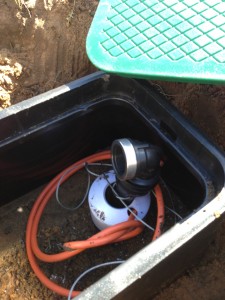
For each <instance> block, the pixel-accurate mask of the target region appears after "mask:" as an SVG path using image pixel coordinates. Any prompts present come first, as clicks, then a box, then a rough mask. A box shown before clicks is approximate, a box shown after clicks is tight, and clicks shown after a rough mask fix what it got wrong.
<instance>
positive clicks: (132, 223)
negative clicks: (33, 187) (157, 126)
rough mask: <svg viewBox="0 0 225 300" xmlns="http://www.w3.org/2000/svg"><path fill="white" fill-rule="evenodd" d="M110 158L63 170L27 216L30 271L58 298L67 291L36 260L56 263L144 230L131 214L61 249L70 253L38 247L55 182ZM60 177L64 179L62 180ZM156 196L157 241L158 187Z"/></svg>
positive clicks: (161, 210)
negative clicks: (41, 224)
mask: <svg viewBox="0 0 225 300" xmlns="http://www.w3.org/2000/svg"><path fill="white" fill-rule="evenodd" d="M110 158H111V154H110V152H109V151H104V152H100V153H97V154H94V155H91V156H88V157H86V158H84V159H81V160H80V161H78V162H76V163H74V164H73V165H71V166H70V167H68V168H66V169H65V170H64V171H62V172H61V173H59V174H58V175H57V176H56V177H55V178H53V179H52V181H50V183H49V184H48V185H47V186H46V187H45V188H44V190H43V191H42V192H41V194H40V195H39V197H38V198H37V200H36V202H35V203H34V206H33V207H32V210H31V212H30V215H29V218H28V223H27V229H26V249H27V256H28V259H29V262H30V265H31V268H32V269H33V271H34V273H35V274H36V276H37V277H38V279H39V280H40V281H41V282H42V283H43V284H44V285H45V286H46V287H48V288H49V289H50V290H52V291H53V292H55V293H57V294H59V295H62V296H68V294H69V292H70V291H69V290H68V289H66V288H63V287H61V286H59V285H57V284H56V283H54V282H53V281H51V280H50V279H49V278H48V277H47V276H46V275H45V274H44V273H43V271H42V270H41V269H40V267H39V265H38V262H37V259H40V260H42V261H44V262H59V261H62V260H65V259H68V258H71V257H73V256H75V255H77V254H78V253H80V252H82V251H84V250H86V249H88V248H93V247H99V246H102V245H106V244H109V243H113V242H119V241H123V240H126V239H130V238H132V237H135V236H136V235H138V234H139V233H141V232H142V230H143V224H142V223H141V222H140V221H137V220H134V216H133V215H132V214H131V215H130V216H129V218H128V221H126V222H122V223H120V224H117V225H114V226H111V227H108V228H106V229H104V230H102V231H100V232H98V233H97V234H95V235H93V236H92V237H90V238H89V239H87V240H86V241H75V242H68V243H65V244H64V248H65V249H66V250H70V251H64V252H61V253H57V254H46V253H43V252H42V251H41V250H40V248H39V246H38V241H37V232H38V225H39V221H40V218H41V216H42V213H43V211H44V209H45V206H46V205H47V203H48V201H49V200H50V198H51V196H52V195H53V193H54V192H55V190H56V187H57V183H58V181H59V180H60V179H61V184H62V183H63V182H65V181H66V180H67V179H68V178H69V177H70V176H71V175H73V174H74V173H76V172H77V171H79V170H80V169H82V168H83V167H84V164H85V163H94V162H97V161H100V160H101V161H102V160H108V159H110ZM62 175H64V176H63V177H62ZM155 194H156V200H157V209H158V212H157V224H156V229H155V232H154V235H153V240H154V239H156V238H157V237H159V235H160V234H161V228H162V225H163V222H164V202H163V196H162V192H161V189H160V187H159V185H157V186H156V187H155ZM71 250H72V251H71ZM79 293H80V291H73V293H72V296H73V297H75V296H77V295H78V294H79Z"/></svg>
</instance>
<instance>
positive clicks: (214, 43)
mask: <svg viewBox="0 0 225 300" xmlns="http://www.w3.org/2000/svg"><path fill="white" fill-rule="evenodd" d="M112 3H115V2H113V1H112ZM221 12H222V13H221ZM224 12H225V2H224V1H222V0H204V1H196V0H182V1H181V0H142V1H138V0H118V1H117V3H116V4H112V5H111V9H110V13H109V15H108V17H107V19H106V22H105V25H104V28H103V31H102V33H101V39H100V45H101V46H102V47H103V49H104V50H106V51H108V52H109V53H110V55H111V56H114V57H118V56H121V55H125V54H126V55H127V56H128V57H130V58H132V59H133V58H137V57H139V56H141V55H145V56H146V55H147V56H146V57H149V58H151V59H152V60H157V59H160V58H161V57H165V58H167V59H169V60H172V61H177V60H181V59H182V58H185V57H187V56H188V57H189V59H191V60H193V61H194V62H201V61H204V60H207V59H213V60H214V61H216V62H220V63H221V62H224V56H225V54H224V51H225V50H224V49H225V14H224ZM179 47H180V48H179Z"/></svg>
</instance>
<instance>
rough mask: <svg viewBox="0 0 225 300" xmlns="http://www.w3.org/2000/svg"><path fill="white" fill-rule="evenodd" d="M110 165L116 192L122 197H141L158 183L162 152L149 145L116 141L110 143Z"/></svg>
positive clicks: (124, 140)
mask: <svg viewBox="0 0 225 300" xmlns="http://www.w3.org/2000/svg"><path fill="white" fill-rule="evenodd" d="M111 152H112V165H113V168H114V171H115V174H116V177H117V190H118V192H120V194H122V195H123V196H125V195H126V196H134V197H135V196H141V195H144V194H146V193H147V192H149V191H150V190H151V189H152V188H153V187H154V186H155V185H156V184H157V182H158V181H159V176H160V163H161V160H162V150H161V149H160V148H159V147H157V146H155V145H151V144H149V143H145V142H140V141H136V140H131V139H127V138H124V139H118V140H115V141H114V142H113V143H112V147H111Z"/></svg>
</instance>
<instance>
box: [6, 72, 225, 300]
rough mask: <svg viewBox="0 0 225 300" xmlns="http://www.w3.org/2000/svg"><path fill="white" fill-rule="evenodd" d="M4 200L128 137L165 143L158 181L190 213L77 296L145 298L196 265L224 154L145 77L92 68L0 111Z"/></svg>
mask: <svg viewBox="0 0 225 300" xmlns="http://www.w3.org/2000/svg"><path fill="white" fill-rule="evenodd" d="M0 122H1V131H0V138H1V142H0V188H1V204H2V205H3V204H4V203H6V202H8V201H11V200H13V199H15V198H17V197H19V196H21V195H23V194H25V193H26V192H28V191H30V190H32V189H33V188H35V187H37V186H39V185H41V184H43V183H44V182H47V181H48V180H49V179H50V178H52V177H53V176H54V175H55V174H57V173H58V172H59V171H61V170H63V169H64V168H65V167H66V166H68V165H70V164H71V163H73V162H75V161H77V160H78V159H79V158H82V157H85V156H87V155H89V154H92V153H94V152H96V151H99V150H103V149H106V148H108V147H109V146H110V145H111V143H112V141H113V140H114V139H116V138H123V137H130V138H134V139H138V140H144V141H149V142H151V143H154V144H157V145H159V146H160V147H162V149H163V151H164V153H165V156H166V164H165V167H164V169H163V173H162V177H163V180H164V181H165V182H166V183H167V184H168V186H170V188H171V189H172V190H173V191H174V193H176V194H177V195H178V196H179V198H180V199H181V202H182V203H183V205H184V206H185V207H186V208H187V209H188V210H189V211H190V212H191V213H190V214H189V215H188V217H187V218H186V219H185V220H182V221H180V222H179V223H177V224H176V225H174V226H173V227H172V228H171V229H169V230H168V231H166V232H165V233H164V234H163V235H162V236H161V237H160V238H159V239H158V240H156V241H154V242H153V243H151V244H149V245H148V246H147V247H145V248H143V249H142V250H141V251H140V252H138V253H137V254H135V255H133V256H132V257H131V258H130V259H129V260H127V262H126V263H124V264H123V265H120V266H119V267H117V268H116V269H114V270H113V271H112V272H110V273H109V274H108V275H106V276H104V277H103V278H102V279H101V280H99V281H98V282H96V283H95V284H94V285H92V286H91V287H89V288H88V289H86V290H85V291H84V292H82V293H81V294H80V296H79V297H78V298H77V299H112V298H115V299H126V297H127V299H150V298H151V296H152V295H153V294H154V293H156V292H157V290H158V289H159V288H160V286H161V285H162V284H163V283H165V282H169V281H171V280H172V279H174V278H175V277H176V276H178V275H179V274H180V273H181V272H183V271H184V270H185V269H186V268H187V267H188V266H190V265H191V264H193V263H194V262H195V261H196V260H197V259H198V258H199V256H200V255H201V254H202V252H203V251H204V250H206V249H207V246H208V244H209V242H210V241H211V240H212V238H213V235H214V232H215V230H216V227H217V225H218V221H217V220H220V219H221V218H220V217H221V215H222V214H223V212H224V210H225V190H224V184H225V157H224V155H223V153H222V152H220V151H219V150H218V149H217V148H216V147H215V146H214V145H213V144H212V143H211V142H210V141H209V140H207V138H206V137H204V136H203V135H202V134H201V133H200V132H199V131H198V130H197V129H196V128H195V127H194V126H193V125H191V124H190V123H189V122H188V121H187V120H186V119H185V118H184V117H183V116H182V115H181V114H180V113H179V112H178V111H177V110H176V109H175V108H174V107H173V106H171V105H170V104H169V103H168V102H167V101H166V99H164V97H163V96H162V95H160V94H159V93H158V92H157V91H155V90H154V89H153V88H152V87H151V86H150V85H149V84H148V83H147V82H145V81H141V80H133V79H126V78H121V77H117V76H111V75H110V76H109V75H106V74H103V73H102V72H97V73H94V74H92V75H89V76H87V77H84V78H82V79H79V80H76V81H74V82H71V83H69V84H67V85H64V86H61V87H59V88H57V89H54V90H52V91H49V92H47V93H44V94H42V95H39V96H36V97H33V98H32V99H29V100H26V101H23V102H22V103H20V104H17V105H14V106H12V107H10V108H8V109H5V110H4V111H2V112H1V113H0Z"/></svg>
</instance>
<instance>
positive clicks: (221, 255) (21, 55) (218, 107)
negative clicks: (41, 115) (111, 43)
mask: <svg viewBox="0 0 225 300" xmlns="http://www.w3.org/2000/svg"><path fill="white" fill-rule="evenodd" d="M97 3H98V1H95V0H86V1H83V0H76V1H74V0H70V1H68V0H44V1H34V0H27V1H22V0H15V1H11V2H10V1H3V2H0V18H1V27H0V37H3V38H1V40H0V108H1V109H4V108H6V107H8V106H10V105H12V104H15V103H17V102H20V101H22V100H24V99H27V98H29V97H32V96H35V95H37V94H40V93H42V92H44V91H47V90H49V89H52V88H54V87H56V86H59V85H61V84H64V83H66V82H69V81H71V80H74V79H76V78H79V77H81V76H83V75H85V74H88V73H91V72H92V71H93V70H94V67H93V66H92V65H91V64H90V62H89V60H88V58H87V56H86V54H85V37H86V34H87V32H88V28H89V26H90V23H91V20H92V17H93V15H94V12H95V9H96V6H97ZM153 83H154V84H157V85H158V87H159V89H160V91H161V92H162V93H164V94H166V95H167V97H168V100H169V101H171V102H172V103H173V104H174V105H175V106H177V107H178V108H179V109H180V110H181V111H182V112H183V113H184V114H185V115H186V116H187V117H188V118H189V119H190V120H192V121H193V122H194V123H195V124H196V125H197V126H198V127H199V128H201V129H202V130H203V131H204V132H205V134H206V135H208V136H209V138H210V139H212V140H213V141H214V142H215V143H216V144H217V145H218V146H219V147H220V148H221V149H223V150H225V97H224V96H225V87H223V86H217V85H216V86H212V85H195V84H185V83H167V82H159V81H157V82H153ZM39 191H40V190H37V191H34V192H32V194H29V195H26V196H24V197H23V198H22V199H19V200H17V201H16V202H14V203H12V204H10V205H9V206H7V207H3V208H1V212H0V214H1V220H2V222H1V225H0V238H1V245H0V298H1V299H60V297H57V296H56V295H53V294H52V293H51V292H50V291H48V290H47V289H45V288H44V287H43V286H42V284H41V283H40V282H39V281H38V280H37V279H36V277H35V275H34V274H33V272H32V271H31V269H30V267H29V263H28V261H27V258H26V253H25V246H24V237H25V227H26V221H27V217H28V215H29V211H30V209H31V206H32V204H33V202H34V201H35V198H36V196H37V194H38V193H39ZM51 209H52V207H51ZM83 209H87V207H85V206H84V208H83ZM46 213H47V216H48V217H49V216H50V214H48V211H47V212H46ZM55 214H58V212H57V210H56V208H54V213H53V215H52V217H50V218H49V219H48V220H49V221H48V222H50V223H51V222H52V220H53V219H55ZM63 214H65V213H63ZM51 218H52V219H51ZM74 218H75V217H74ZM59 219H60V220H61V218H59ZM67 219H68V218H67V217H66V218H65V221H64V222H63V223H62V224H54V227H53V228H52V230H53V231H54V235H55V236H56V237H57V241H58V240H60V239H62V236H61V234H62V233H63V237H65V233H66V232H67V234H68V236H67V237H68V238H70V237H71V236H73V235H74V232H73V230H72V229H71V228H72V225H71V223H68V222H67V221H66V220H67ZM69 219H70V220H72V221H74V222H75V219H73V218H71V217H70V218H69ZM87 219H88V218H87ZM48 222H46V221H44V220H43V228H42V229H41V231H40V242H41V244H42V247H43V248H44V249H45V250H46V249H47V251H49V250H52V251H56V250H57V243H55V242H54V241H53V244H54V245H55V246H54V247H55V248H54V247H53V246H52V247H53V248H52V249H49V244H48V243H47V244H46V241H48V237H49V231H48V225H49V223H48ZM15 224H16V226H15ZM88 226H89V225H88ZM90 227H91V226H90ZM224 232H225V224H224V223H223V224H222V226H221V229H220V231H219V232H218V234H217V236H216V237H215V240H214V242H213V243H212V245H211V246H210V247H209V249H206V255H205V257H204V258H203V259H202V260H201V261H200V262H199V265H198V266H197V267H195V268H192V269H190V270H188V271H187V272H186V273H185V274H184V275H183V276H182V277H180V278H179V279H178V280H177V281H175V282H174V283H172V284H171V285H170V286H169V287H167V288H166V289H164V290H162V292H161V293H160V294H159V295H157V296H156V298H155V300H165V299H174V300H175V299H177V300H178V299H184V300H185V299H200V298H202V299H209V300H217V299H223V298H224V297H225V233H224ZM148 241H149V240H148V239H147V238H146V236H144V237H143V236H142V237H141V246H143V245H144V243H146V242H148ZM132 244H133V243H132ZM51 245H52V244H51ZM128 245H129V244H128ZM124 247H125V248H124V249H122V250H119V251H120V253H121V255H120V258H126V255H125V253H127V252H126V251H127V248H129V249H130V248H131V249H132V250H131V253H130V254H129V255H132V253H134V252H136V251H137V248H135V249H133V248H132V247H128V246H127V245H125V246H124ZM132 251H134V252H132ZM105 255H106V257H107V255H108V253H107V251H106V254H105ZM93 258H95V259H96V260H97V261H98V252H96V253H93V254H92V256H91V259H90V257H89V258H88V256H84V257H82V258H81V260H80V262H79V263H78V268H76V270H77V273H76V274H75V273H74V272H72V271H73V269H74V265H73V264H72V263H71V264H70V263H69V264H68V265H66V267H67V270H70V271H71V273H69V272H65V268H64V272H62V270H63V266H62V265H61V266H60V267H56V266H47V267H46V266H43V267H44V268H45V270H46V272H47V274H48V275H49V277H51V278H52V279H54V280H56V281H58V282H61V283H63V284H65V285H68V286H70V285H71V282H72V280H73V279H74V277H76V276H77V274H79V272H81V269H82V268H83V267H84V266H85V267H88V265H87V264H88V263H89V264H90V265H91V262H92V259H93ZM115 258H118V257H115ZM86 263H87V264H86ZM76 267H77V266H76ZM68 274H70V275H68ZM95 275H96V274H95ZM96 276H102V272H99V274H98V275H96ZM89 280H90V281H87V282H86V285H88V284H89V283H90V282H91V280H93V279H91V278H90V279H89ZM84 286H85V285H84ZM84 286H82V285H81V286H80V287H79V288H84Z"/></svg>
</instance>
